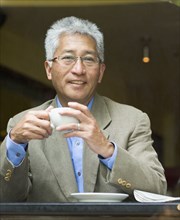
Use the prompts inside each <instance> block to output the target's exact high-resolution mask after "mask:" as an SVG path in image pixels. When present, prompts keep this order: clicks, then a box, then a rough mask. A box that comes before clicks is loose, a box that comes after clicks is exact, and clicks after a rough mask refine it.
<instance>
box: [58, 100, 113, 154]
mask: <svg viewBox="0 0 180 220" xmlns="http://www.w3.org/2000/svg"><path fill="white" fill-rule="evenodd" d="M68 106H69V107H71V108H73V110H72V111H66V110H64V111H63V112H62V111H61V114H62V115H69V116H73V117H75V118H77V119H78V120H79V125H78V124H74V123H71V124H68V125H62V126H59V127H57V128H56V130H58V131H64V130H70V131H71V132H68V133H65V134H64V137H65V138H68V137H75V136H76V137H81V138H83V139H84V140H85V141H86V143H87V144H88V145H89V147H90V148H91V150H92V151H94V152H95V153H97V154H99V155H101V156H102V157H104V158H108V157H110V156H112V154H113V152H114V146H113V144H112V143H110V142H109V141H108V140H107V139H106V137H105V136H104V135H103V133H102V131H101V130H100V128H99V126H98V124H97V121H96V119H95V118H94V117H93V115H92V114H91V112H90V111H89V109H88V107H87V106H85V105H82V104H79V103H77V102H69V103H68Z"/></svg>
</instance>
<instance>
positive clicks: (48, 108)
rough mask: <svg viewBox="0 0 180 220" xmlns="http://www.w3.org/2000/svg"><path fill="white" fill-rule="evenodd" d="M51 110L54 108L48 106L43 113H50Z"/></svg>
mask: <svg viewBox="0 0 180 220" xmlns="http://www.w3.org/2000/svg"><path fill="white" fill-rule="evenodd" d="M53 108H54V107H53V106H52V105H50V106H49V107H47V108H46V109H45V111H46V112H50V111H51V110H52V109H53Z"/></svg>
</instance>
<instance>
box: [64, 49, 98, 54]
mask: <svg viewBox="0 0 180 220" xmlns="http://www.w3.org/2000/svg"><path fill="white" fill-rule="evenodd" d="M75 52H76V51H74V50H64V51H62V53H75ZM83 53H85V54H92V55H97V53H96V51H92V50H85V51H83Z"/></svg>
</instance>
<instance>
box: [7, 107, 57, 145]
mask: <svg viewBox="0 0 180 220" xmlns="http://www.w3.org/2000/svg"><path fill="white" fill-rule="evenodd" d="M52 108H53V107H52V106H50V107H48V108H47V109H46V110H37V111H29V112H27V114H26V115H25V116H24V117H23V118H22V119H21V120H20V121H19V123H18V124H17V125H16V126H15V127H14V128H13V129H12V130H11V132H10V138H11V139H12V140H13V141H14V142H15V143H18V144H21V143H27V142H28V141H30V140H33V139H38V140H42V139H44V138H47V137H49V135H51V133H52V128H51V126H50V121H49V111H50V110H51V109H52Z"/></svg>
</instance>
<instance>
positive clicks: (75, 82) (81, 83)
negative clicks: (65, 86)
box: [69, 80, 86, 85]
mask: <svg viewBox="0 0 180 220" xmlns="http://www.w3.org/2000/svg"><path fill="white" fill-rule="evenodd" d="M69 83H70V84H73V85H84V84H85V83H86V82H84V81H80V80H73V81H70V82H69Z"/></svg>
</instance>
